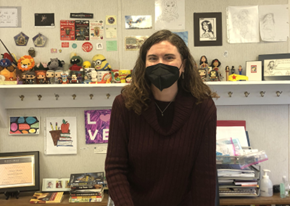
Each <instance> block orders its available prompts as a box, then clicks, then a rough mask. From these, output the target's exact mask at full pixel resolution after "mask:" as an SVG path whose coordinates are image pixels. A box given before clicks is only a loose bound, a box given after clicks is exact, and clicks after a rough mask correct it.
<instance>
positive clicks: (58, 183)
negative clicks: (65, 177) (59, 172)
mask: <svg viewBox="0 0 290 206" xmlns="http://www.w3.org/2000/svg"><path fill="white" fill-rule="evenodd" d="M55 187H56V188H62V181H61V180H57V181H56V183H55Z"/></svg>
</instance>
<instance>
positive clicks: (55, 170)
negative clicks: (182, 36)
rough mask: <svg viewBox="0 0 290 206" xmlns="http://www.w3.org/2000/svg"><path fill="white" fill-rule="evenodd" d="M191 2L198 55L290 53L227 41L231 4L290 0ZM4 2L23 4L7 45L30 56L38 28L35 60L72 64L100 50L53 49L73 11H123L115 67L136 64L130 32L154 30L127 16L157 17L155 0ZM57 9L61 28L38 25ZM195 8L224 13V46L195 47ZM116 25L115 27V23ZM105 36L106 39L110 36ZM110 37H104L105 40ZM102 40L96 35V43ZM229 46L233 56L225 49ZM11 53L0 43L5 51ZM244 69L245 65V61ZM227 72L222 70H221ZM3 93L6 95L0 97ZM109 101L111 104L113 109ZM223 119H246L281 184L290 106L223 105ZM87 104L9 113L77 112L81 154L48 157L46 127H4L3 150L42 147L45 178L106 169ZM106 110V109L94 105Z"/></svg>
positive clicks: (6, 32)
mask: <svg viewBox="0 0 290 206" xmlns="http://www.w3.org/2000/svg"><path fill="white" fill-rule="evenodd" d="M185 3H186V11H185V15H186V29H185V30H186V31H188V34H189V42H188V43H189V48H190V50H191V52H192V54H193V56H194V58H195V59H196V60H197V61H199V58H200V56H201V55H204V54H205V55H206V56H207V57H208V59H209V60H210V61H211V60H212V59H215V58H218V59H219V60H220V61H221V62H222V65H221V67H220V68H224V67H225V66H226V65H230V66H232V65H234V66H235V67H236V68H237V67H238V65H245V61H248V60H256V59H257V58H258V55H259V54H271V53H287V52H289V48H290V42H289V41H287V42H279V43H263V42H261V43H255V44H228V43H227V42H226V26H225V25H226V22H225V9H226V7H227V6H244V5H261V4H289V3H288V0H245V1H240V0H223V1H216V0H204V1H191V0H185ZM0 6H21V8H22V27H21V28H1V29H0V38H1V39H2V41H3V42H4V43H5V44H6V46H7V47H8V49H9V50H10V51H11V52H13V53H15V54H16V56H17V58H19V57H20V56H23V55H26V54H27V51H28V49H29V48H30V47H32V46H33V43H32V41H31V39H32V37H34V36H35V35H36V34H38V33H39V32H40V33H42V34H44V35H45V36H46V37H47V38H48V42H47V45H46V46H45V47H44V48H36V57H35V61H36V62H37V63H38V62H40V61H42V62H43V61H44V62H48V61H49V59H50V58H55V57H58V58H59V59H61V60H64V61H65V62H66V63H67V64H66V65H65V68H68V67H69V64H68V62H69V56H70V53H71V52H73V51H74V52H76V53H77V54H79V55H80V56H82V57H83V59H84V60H89V61H90V60H91V58H92V57H93V56H94V55H95V54H97V53H99V51H100V50H95V49H94V50H93V51H92V52H89V53H85V52H83V51H82V50H81V45H82V43H83V42H82V41H80V42H74V43H77V45H78V47H77V49H72V48H71V47H70V48H68V49H64V48H63V49H62V50H63V52H62V53H57V54H51V53H50V49H51V48H57V49H61V41H60V34H59V21H60V20H67V19H70V18H69V14H70V13H71V12H88V13H94V20H101V19H102V20H105V17H106V15H116V16H118V19H117V21H118V24H117V26H116V27H117V29H118V38H117V39H116V40H117V41H118V51H116V52H107V51H106V50H101V53H102V54H103V55H104V56H105V57H106V58H107V60H108V62H109V63H110V64H111V66H112V67H113V69H132V68H133V66H134V62H135V59H136V58H137V55H138V52H137V51H125V50H124V38H125V37H126V36H129V35H150V34H152V33H153V32H155V30H154V23H153V29H149V30H125V29H124V25H125V23H124V16H125V15H152V17H153V19H154V0H148V1H143V0H135V1H133V0H106V1H101V0H94V1H93V0H84V1H79V0H50V1H44V0H14V1H6V0H0ZM52 12H53V13H55V22H56V27H55V28H54V29H42V28H41V29H40V28H34V13H52ZM194 12H222V14H223V16H222V24H223V30H222V32H223V46H219V47H194V46H193V13H194ZM110 27H112V26H110ZM21 31H22V32H24V33H25V34H26V35H28V36H29V37H30V40H29V42H28V45H27V46H25V47H17V46H16V45H15V43H14V40H13V37H14V36H15V35H17V34H18V33H19V32H21ZM105 40H106V39H105ZM105 40H104V41H102V42H103V43H104V44H105ZM96 42H100V41H98V40H92V41H91V43H92V44H93V45H95V43H96ZM225 51H228V54H229V55H228V56H227V57H224V56H223V54H224V52H225ZM4 52H6V51H5V49H4V48H3V47H2V45H0V53H4ZM243 67H244V68H245V66H243ZM222 71H223V69H222ZM0 98H1V97H0ZM109 107H110V106H109V105H108V108H109ZM217 108H218V119H220V120H246V121H247V130H248V131H249V135H250V139H251V143H252V146H253V147H254V148H258V149H259V150H265V151H266V152H267V154H268V156H269V160H268V161H266V162H264V163H262V166H263V168H268V169H270V170H272V173H271V174H270V177H271V179H272V180H273V183H274V184H278V183H279V182H280V180H281V177H282V175H284V174H286V175H289V154H288V153H289V148H290V147H289V138H290V136H289V117H290V116H289V105H268V106H218V107H217ZM86 109H88V108H76V109H74V108H70V109H25V110H21V109H20V110H9V111H8V116H10V115H28V114H29V115H38V116H40V117H41V119H44V118H45V117H48V116H58V115H59V114H61V115H65V116H76V117H77V122H78V125H79V127H78V154H77V155H59V156H45V155H44V154H43V147H44V146H43V142H44V132H43V125H42V126H41V134H40V135H38V136H25V137H18V136H8V135H7V133H8V128H0V152H13V151H31V150H38V151H40V154H41V156H40V161H41V163H40V167H41V175H40V177H41V178H44V177H46V178H47V177H68V176H69V174H71V173H76V172H85V171H88V172H92V171H101V170H103V166H104V159H105V155H104V154H94V153H93V148H94V146H95V145H86V144H85V137H84V134H85V133H84V110H86ZM89 109H102V108H89Z"/></svg>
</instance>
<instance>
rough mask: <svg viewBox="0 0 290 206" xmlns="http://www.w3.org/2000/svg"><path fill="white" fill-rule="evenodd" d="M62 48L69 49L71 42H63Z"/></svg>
mask: <svg viewBox="0 0 290 206" xmlns="http://www.w3.org/2000/svg"><path fill="white" fill-rule="evenodd" d="M61 48H69V42H61Z"/></svg>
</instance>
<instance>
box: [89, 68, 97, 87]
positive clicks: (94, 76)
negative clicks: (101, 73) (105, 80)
mask: <svg viewBox="0 0 290 206" xmlns="http://www.w3.org/2000/svg"><path fill="white" fill-rule="evenodd" d="M89 75H90V79H91V82H90V84H97V81H98V73H97V71H96V70H91V71H90V73H89Z"/></svg>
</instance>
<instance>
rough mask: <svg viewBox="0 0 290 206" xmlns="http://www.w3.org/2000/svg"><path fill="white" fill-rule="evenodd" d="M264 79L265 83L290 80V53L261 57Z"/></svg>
mask: <svg viewBox="0 0 290 206" xmlns="http://www.w3.org/2000/svg"><path fill="white" fill-rule="evenodd" d="M258 59H259V61H261V62H262V79H263V80H265V81H275V80H290V53H284V54H265V55H259V58H258Z"/></svg>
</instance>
